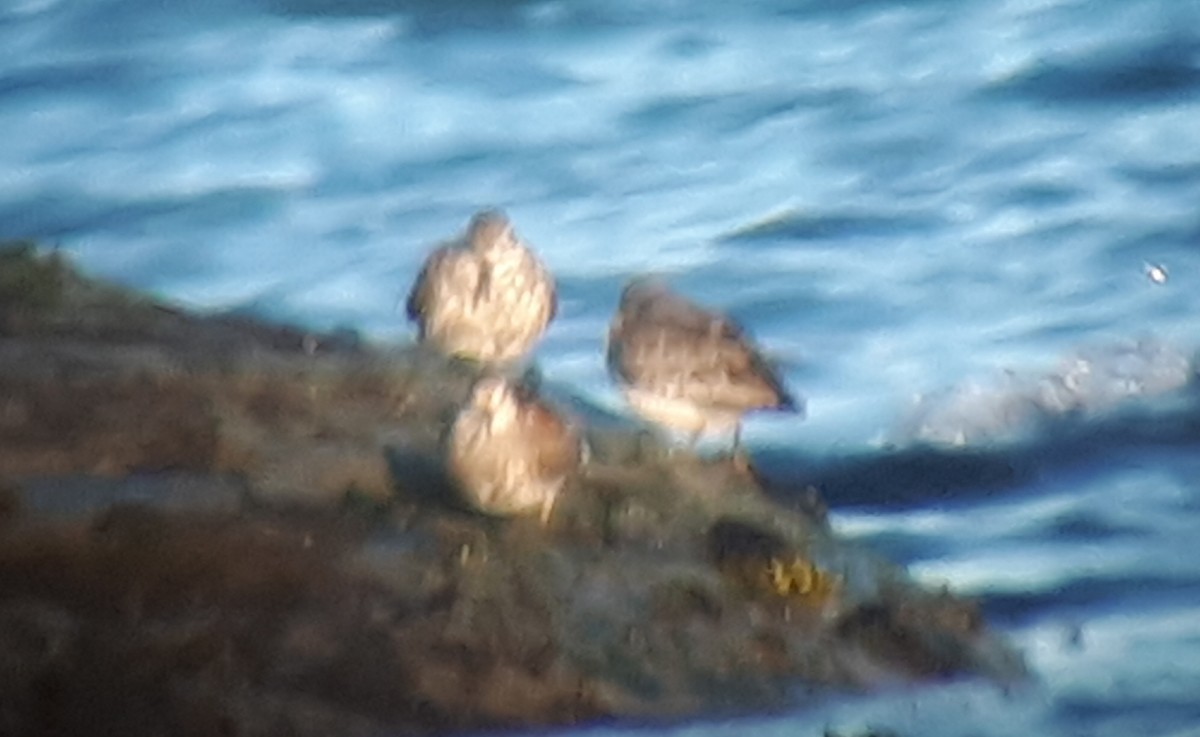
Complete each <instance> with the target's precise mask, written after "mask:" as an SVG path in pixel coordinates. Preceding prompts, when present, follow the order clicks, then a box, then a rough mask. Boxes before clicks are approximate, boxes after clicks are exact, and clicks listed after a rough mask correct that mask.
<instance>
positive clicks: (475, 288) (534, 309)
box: [407, 210, 558, 364]
mask: <svg viewBox="0 0 1200 737" xmlns="http://www.w3.org/2000/svg"><path fill="white" fill-rule="evenodd" d="M407 308H408V309H407V311H408V317H409V319H411V320H414V321H416V323H417V328H418V337H419V339H420V340H421V341H422V342H424V343H429V344H432V345H433V346H435V347H437V348H438V349H439V350H440V351H441V352H443V353H445V354H447V355H451V356H458V357H461V358H468V359H471V360H475V361H479V362H481V363H485V364H511V363H514V362H517V361H520V360H521V359H522V358H524V357H525V356H526V355H527V354H528V353H529V352H530V351H532V350H533V348H534V346H535V345H536V344H537V342H538V340H539V339H540V338H541V337H542V334H543V333H544V332H545V331H546V327H547V326H548V325H549V324H550V321H551V320H553V319H554V315H555V313H556V312H557V309H558V297H557V293H556V290H555V285H554V279H553V277H552V276H551V275H550V272H549V271H548V270H547V269H546V267H545V266H544V265H543V264H542V262H541V261H540V260H539V259H538V257H537V256H536V255H535V254H534V252H533V251H532V250H531V249H530V248H529V246H528V245H526V244H525V243H524V241H522V240H521V239H520V238H519V237H518V236H517V235H516V233H515V232H514V231H513V227H512V224H511V223H510V222H509V220H508V218H507V217H506V216H505V215H504V213H502V212H499V211H497V210H484V211H482V212H479V213H477V214H476V215H475V216H474V217H473V218H472V219H471V223H470V225H469V226H468V227H467V232H466V234H465V235H463V236H462V237H460V238H458V239H456V240H454V241H451V242H449V243H446V244H444V245H442V246H440V247H438V248H437V249H435V250H434V251H433V252H432V253H431V254H430V255H429V257H428V258H427V259H426V261H425V264H424V266H423V267H422V269H421V272H420V274H419V275H418V276H417V279H416V282H415V283H414V284H413V287H412V291H411V292H410V293H409V295H408V302H407Z"/></svg>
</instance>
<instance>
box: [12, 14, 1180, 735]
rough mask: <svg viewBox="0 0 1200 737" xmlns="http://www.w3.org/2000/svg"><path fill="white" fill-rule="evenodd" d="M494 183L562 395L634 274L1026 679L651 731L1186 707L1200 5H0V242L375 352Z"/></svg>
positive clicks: (891, 546)
mask: <svg viewBox="0 0 1200 737" xmlns="http://www.w3.org/2000/svg"><path fill="white" fill-rule="evenodd" d="M483 205H500V206H503V207H505V208H507V210H508V211H509V212H510V214H511V215H512V217H513V219H514V220H515V222H516V224H517V227H518V229H519V231H520V232H521V233H522V234H523V235H524V236H525V237H526V238H527V239H528V240H529V241H530V242H532V243H533V244H534V245H535V246H536V247H537V248H538V249H539V250H540V251H541V252H542V254H543V256H544V258H545V260H546V261H547V262H548V263H549V264H550V265H551V267H552V268H553V269H554V271H555V272H556V274H557V275H558V278H559V281H560V286H561V290H562V299H563V305H562V310H561V314H560V318H559V320H558V321H557V322H556V323H555V325H554V326H553V328H552V330H551V332H550V334H549V335H548V337H547V340H546V341H545V343H544V344H543V346H542V349H541V352H540V354H539V361H540V363H541V366H542V369H543V371H544V373H545V375H546V376H547V377H548V379H550V380H551V381H553V382H557V383H560V384H562V385H565V386H569V387H571V389H572V390H573V391H576V392H578V393H580V394H582V395H584V396H586V397H588V398H590V399H592V400H593V401H596V402H598V403H600V404H601V405H604V406H607V407H609V408H611V409H613V410H615V411H623V406H622V404H621V401H620V399H619V397H618V395H617V394H616V393H615V391H613V389H612V388H611V386H610V384H609V383H608V381H607V379H606V378H605V375H604V370H603V362H602V341H603V332H604V329H605V326H606V324H607V321H608V319H609V316H610V314H611V311H612V309H613V307H614V302H615V299H616V295H617V293H618V291H619V289H620V285H621V283H622V282H623V280H624V279H625V278H626V277H627V276H628V275H630V274H632V273H635V272H641V271H658V272H663V273H665V274H667V275H669V276H670V278H671V280H672V281H673V282H674V283H675V285H676V286H677V287H679V288H680V289H681V290H683V291H685V292H687V293H689V294H690V295H692V296H693V297H695V298H697V299H699V300H702V301H704V302H707V303H710V304H713V305H716V306H720V307H723V308H725V309H728V310H729V311H731V312H732V313H733V314H734V315H736V316H737V317H738V318H739V319H741V320H742V321H743V322H744V323H745V324H746V325H747V326H748V327H749V328H750V329H751V330H752V331H753V333H754V334H755V335H756V336H757V337H758V338H759V339H760V341H761V342H762V343H763V344H764V346H765V347H766V348H767V350H769V351H770V353H771V354H772V356H773V357H774V358H775V359H776V360H777V361H778V362H779V363H780V365H781V366H782V367H783V369H784V371H785V373H786V375H787V379H788V381H789V383H790V384H791V385H792V386H793V387H794V388H796V390H797V391H799V392H800V393H803V394H804V395H805V396H806V397H807V399H808V410H809V411H808V417H807V418H806V419H805V420H803V421H801V420H799V419H794V418H769V417H763V418H759V419H756V420H754V421H752V422H751V423H750V426H749V428H748V431H747V437H748V439H749V441H750V443H751V444H752V445H754V446H755V447H757V448H759V453H760V457H761V459H762V463H763V465H764V467H766V468H768V469H770V470H771V471H772V472H774V473H777V474H791V473H793V472H796V470H797V469H802V470H803V473H805V474H809V475H813V476H815V477H816V478H817V480H818V481H820V484H821V486H822V488H823V490H824V491H825V493H826V495H827V496H828V497H829V502H830V504H831V506H832V507H833V518H834V522H835V524H836V525H838V526H839V527H840V528H841V529H842V530H844V531H845V532H846V533H847V534H850V535H853V536H856V537H859V538H861V539H862V540H864V541H865V542H866V543H867V544H869V545H871V546H873V547H875V548H877V549H879V550H881V551H883V552H885V553H886V554H888V555H889V556H891V557H893V558H898V559H900V560H902V561H904V562H905V563H908V564H909V565H910V566H911V567H912V570H913V571H914V572H915V573H916V574H917V575H918V576H920V577H921V578H923V579H925V580H928V581H930V582H936V583H943V582H944V583H946V584H948V585H949V586H951V587H952V588H953V589H955V590H957V591H963V592H967V593H971V594H974V595H977V596H979V597H981V599H982V600H983V602H984V604H985V607H986V608H987V609H988V611H989V612H990V613H991V616H992V618H993V619H994V621H996V622H997V623H998V624H999V625H1000V626H1001V627H1002V628H1004V629H1005V630H1007V631H1008V632H1009V633H1010V634H1011V636H1012V637H1013V638H1014V640H1016V641H1017V642H1018V643H1019V644H1020V645H1021V646H1022V647H1023V648H1024V649H1025V651H1026V653H1027V656H1028V658H1029V660H1030V663H1031V665H1032V666H1033V667H1034V669H1035V670H1036V671H1037V673H1038V675H1039V682H1038V683H1037V684H1036V685H1034V686H1031V687H1030V688H1029V689H1025V690H1020V691H1016V692H1012V693H1008V694H1001V693H998V692H996V691H995V690H994V689H992V688H990V687H981V686H979V685H978V684H956V685H950V686H947V687H945V688H938V689H932V690H924V691H920V692H901V693H896V694H886V695H883V696H880V697H872V698H869V699H848V700H846V701H845V702H840V703H835V704H831V705H829V706H828V707H823V708H822V709H821V710H820V711H819V712H811V711H803V712H798V713H796V714H792V715H780V716H773V717H771V718H770V719H764V720H750V721H742V722H737V723H736V724H713V723H699V724H693V725H688V726H686V727H680V728H678V729H673V730H664V729H656V730H655V731H656V732H662V731H671V732H674V733H689V734H691V733H695V734H701V735H706V736H707V735H713V736H715V735H723V734H737V733H742V732H744V731H746V730H747V729H751V728H752V729H754V730H755V731H756V733H767V734H773V733H779V734H789V735H791V734H820V733H821V731H822V730H823V729H824V728H825V727H832V728H835V729H838V730H842V731H846V732H854V731H855V730H858V729H862V728H865V727H866V726H871V725H874V726H877V727H881V728H883V727H886V728H890V729H894V730H896V731H897V732H898V733H900V734H904V735H927V734H932V735H941V734H945V735H957V734H968V733H969V734H979V735H1026V734H1050V735H1130V734H1184V733H1188V732H1187V730H1190V729H1195V728H1197V727H1200V697H1198V696H1197V694H1200V554H1197V552H1196V548H1195V532H1194V531H1195V530H1200V460H1198V459H1200V455H1198V454H1197V450H1198V449H1200V442H1198V441H1200V408H1198V406H1197V400H1196V391H1195V389H1194V384H1195V382H1194V379H1193V377H1194V376H1195V361H1194V355H1195V350H1196V348H1197V346H1200V320H1198V319H1197V313H1198V309H1197V307H1198V305H1200V297H1198V296H1197V295H1198V294H1200V3H1197V2H1195V0H1157V1H1152V0H1096V1H1094V2H1071V1H1068V0H1012V1H1009V2H985V1H984V0H963V1H962V2H942V1H939V0H924V1H923V2H918V1H913V2H906V3H905V2H884V1H883V0H877V1H870V0H859V1H857V2H829V1H825V0H812V1H810V2H802V1H800V0H791V1H789V0H753V1H751V2H742V3H729V2H714V1H713V0H687V1H686V2H684V1H678V2H677V1H675V0H664V1H663V2H656V3H642V2H635V1H634V0H616V1H606V2H600V1H599V0H581V1H579V2H572V1H568V0H561V1H559V2H532V1H531V2H522V1H520V0H509V1H503V0H496V1H495V2H484V0H448V1H446V2H436V1H435V0H408V1H405V0H349V1H347V0H258V1H257V2H255V1H253V0H244V1H242V2H234V1H233V0H223V1H221V2H200V0H191V1H189V0H180V1H179V2H172V3H160V2H153V1H152V0H92V1H91V2H87V3H77V2H67V1H66V0H13V1H12V2H9V3H5V4H3V5H0V236H2V237H34V238H38V239H41V240H43V241H46V242H50V243H54V244H58V245H59V246H60V247H61V248H62V249H64V250H65V251H68V252H70V253H71V254H73V255H75V256H76V257H77V258H78V259H79V260H80V261H81V262H82V263H83V264H84V265H85V266H86V267H87V268H89V269H91V270H92V271H95V272H99V273H101V274H104V275H106V276H109V277H112V278H114V279H117V280H120V281H122V282H125V283H128V284H131V285H135V286H138V287H142V288H147V289H151V290H153V291H155V292H158V293H160V294H162V295H164V296H166V297H169V298H171V299H174V300H178V301H181V302H183V303H186V304H189V305H193V306H199V307H203V308H211V309H220V310H228V309H235V310H249V311H253V312H256V313H260V314H267V315H271V316H275V317H283V318H287V319H295V320H300V321H303V322H305V323H308V324H311V325H314V326H318V327H332V326H349V327H352V328H355V329H359V330H362V331H363V332H365V333H366V334H367V335H369V336H371V337H373V338H375V339H378V340H382V341H399V340H403V339H407V337H408V336H409V335H410V334H411V332H410V329H409V328H408V326H406V325H405V324H404V321H403V319H402V318H403V315H402V314H401V313H400V312H399V311H397V309H396V307H397V301H398V299H399V298H400V297H401V296H402V295H403V294H404V293H405V291H406V290H407V288H408V285H409V283H410V282H411V280H412V278H413V277H414V275H415V273H416V270H417V268H418V266H419V264H420V260H421V259H422V257H423V255H424V253H425V252H426V250H427V249H428V248H429V246H430V245H431V244H432V243H434V242H436V241H437V240H439V239H441V238H444V237H446V236H449V235H451V234H453V233H454V232H456V231H457V230H459V229H460V228H461V227H462V226H463V225H464V224H465V222H466V220H467V218H468V217H469V215H470V214H471V212H472V211H473V210H474V209H476V208H477V207H479V206H483ZM1164 277H1165V278H1164Z"/></svg>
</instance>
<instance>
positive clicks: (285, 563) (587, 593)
mask: <svg viewBox="0 0 1200 737" xmlns="http://www.w3.org/2000/svg"><path fill="white" fill-rule="evenodd" d="M472 379H473V372H472V369H471V368H470V367H467V366H463V365H460V364H454V363H447V362H444V361H443V360H441V359H440V358H437V357H433V356H430V355H427V354H425V353H423V352H422V351H419V350H416V349H412V348H406V349H402V350H394V351H387V350H384V349H381V348H378V347H372V346H368V345H365V344H363V343H361V342H360V341H358V340H356V339H355V338H354V337H353V336H348V335H337V336H325V335H315V334H310V333H306V332H304V331H302V330H299V329H295V328H290V327H284V326H273V325H267V324H263V323H259V322H255V321H253V320H250V319H247V318H242V317H231V316H198V315H191V314H187V313H185V312H182V311H179V310H176V309H173V308H171V307H169V306H167V305H163V304H161V303H158V302H155V301H153V300H152V299H150V298H148V297H145V296H140V295H136V294H131V293H128V292H125V291H122V290H120V289H117V288H114V287H111V286H108V285H104V284H100V283H97V282H95V281H92V280H88V279H85V278H83V277H82V276H80V275H79V274H78V273H77V272H75V271H74V270H73V269H72V268H70V267H69V265H67V264H65V263H64V262H63V261H61V260H60V259H59V258H57V257H56V256H54V255H45V254H40V253H38V252H37V251H36V250H35V249H33V248H32V247H30V246H22V245H17V246H9V247H8V248H7V249H6V250H3V251H0V734H13V735H22V734H83V733H87V734H120V735H141V734H168V733H169V734H178V735H187V734H197V735H200V734H203V735H213V734H233V735H253V734H302V735H304V734H313V735H317V734H322V735H324V734H339V735H367V734H381V733H385V732H386V733H388V734H407V733H430V732H447V731H463V730H473V729H481V728H491V727H519V726H533V725H552V724H553V725H562V724H574V723H580V722H585V721H589V720H596V719H602V718H614V717H616V718H633V719H638V720H643V719H669V718H683V717H694V716H702V715H706V714H716V713H729V712H745V711H750V710H766V709H776V708H783V707H792V706H796V705H797V704H802V703H804V702H805V701H806V700H812V699H819V698H821V696H822V695H823V694H827V693H832V692H845V691H847V690H862V689H870V688H875V687H880V686H884V685H888V684H895V683H911V682H916V681H926V680H937V679H945V678H951V677H958V676H969V675H974V676H980V677H986V678H991V679H995V680H996V681H998V682H1001V683H1008V682H1011V681H1014V680H1018V679H1021V678H1023V677H1024V675H1025V670H1024V666H1023V664H1022V662H1021V660H1020V658H1019V656H1018V655H1016V654H1015V653H1014V652H1013V651H1012V650H1011V649H1010V648H1009V647H1008V646H1007V645H1006V644H1005V643H1004V642H1002V641H1001V640H1000V639H998V638H997V637H996V636H995V635H994V634H992V633H991V632H989V630H988V629H987V627H986V625H985V623H984V622H983V621H982V619H981V617H980V615H979V612H978V610H977V609H976V608H975V606H974V605H973V604H972V603H971V602H969V601H965V600H962V599H959V598H956V597H954V596H952V595H950V594H948V593H946V592H943V591H928V590H924V589H922V588H921V587H919V586H917V585H916V584H914V583H913V582H912V581H911V580H910V579H909V578H908V577H907V576H906V575H905V573H904V572H903V571H902V570H900V569H898V568H897V567H894V566H892V565H890V564H888V563H887V562H886V561H883V560H881V559H879V558H878V557H876V556H874V555H872V554H871V553H869V552H868V551H865V550H863V549H861V548H858V547H856V546H854V545H852V544H848V543H846V542H845V541H842V540H839V539H838V538H837V537H836V536H834V535H833V534H832V532H831V531H830V529H829V527H828V525H827V524H826V522H825V518H824V515H825V512H824V506H823V504H822V503H821V501H820V499H819V497H818V496H817V495H816V494H815V493H812V494H809V495H808V496H806V497H802V496H796V497H794V499H795V501H794V503H791V504H783V503H781V502H780V501H778V499H772V498H771V496H770V495H768V494H767V493H766V492H765V491H764V489H763V488H762V484H761V483H760V482H759V481H757V480H756V479H755V478H754V477H753V476H752V475H747V474H744V473H739V472H738V471H737V470H736V469H735V468H734V466H733V465H732V464H730V463H728V462H727V461H725V460H720V459H717V460H702V459H698V458H695V457H693V456H690V455H688V454H683V453H679V452H672V453H667V452H665V451H664V450H663V449H662V448H661V447H659V446H658V445H656V444H655V443H654V442H653V441H652V440H650V439H648V438H647V437H646V436H645V434H644V433H640V432H638V431H636V430H635V429H628V428H624V429H623V428H615V429H614V428H612V427H608V428H604V427H602V426H599V425H590V426H589V427H588V428H587V431H588V434H589V439H590V443H591V446H592V448H593V454H592V458H591V461H590V463H589V464H588V465H587V467H586V470H585V472H584V473H583V474H582V475H581V476H580V478H578V479H575V480H574V481H573V483H572V484H571V486H570V487H569V489H568V493H566V494H564V498H563V499H562V500H561V501H560V504H559V505H558V506H557V507H556V509H555V513H554V516H553V517H552V519H551V520H550V523H549V524H548V525H547V526H546V527H542V526H541V525H539V524H538V522H537V520H525V519H514V520H498V519H492V518H486V517H481V516H478V515H474V514H470V513H468V512H465V511H463V510H462V509H461V505H458V504H456V503H455V500H454V493H453V490H452V489H451V488H450V487H449V486H448V485H447V483H446V482H445V480H444V476H443V474H442V473H441V471H440V465H439V459H438V456H437V440H438V437H439V436H440V435H441V433H442V432H443V430H444V428H445V426H446V423H447V422H448V421H449V419H450V417H451V416H452V413H453V411H454V409H455V407H456V406H457V404H458V403H459V402H461V401H462V399H463V398H464V396H465V395H466V392H467V390H468V389H469V386H470V383H471V381H472Z"/></svg>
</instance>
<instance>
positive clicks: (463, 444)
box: [445, 376, 584, 524]
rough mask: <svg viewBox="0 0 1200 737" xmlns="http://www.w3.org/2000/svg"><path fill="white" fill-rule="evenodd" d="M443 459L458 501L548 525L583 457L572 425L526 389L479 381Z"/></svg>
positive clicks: (501, 381) (497, 381)
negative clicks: (529, 516)
mask: <svg viewBox="0 0 1200 737" xmlns="http://www.w3.org/2000/svg"><path fill="white" fill-rule="evenodd" d="M445 444H446V448H445V453H446V463H447V468H448V470H449V471H450V475H451V477H452V478H453V479H454V480H455V482H456V483H457V485H458V487H459V491H460V493H461V494H462V497H463V500H464V501H466V502H467V503H468V504H469V505H470V506H472V507H474V508H475V509H477V510H478V511H480V512H484V513H486V514H493V515H497V516H516V515H527V514H534V513H536V514H538V516H539V517H540V518H541V520H542V523H543V524H545V523H546V522H547V521H548V520H549V518H550V514H551V512H552V511H553V508H554V504H555V501H556V500H557V498H558V495H559V494H560V493H561V491H562V489H563V487H564V486H565V485H566V483H567V480H568V479H569V478H570V477H571V475H573V474H574V473H575V472H576V470H577V469H578V468H579V466H580V464H581V463H582V459H583V453H584V449H583V444H582V442H581V439H580V436H579V433H578V432H577V431H576V429H575V428H574V427H573V426H572V425H571V424H570V423H568V422H567V421H566V420H564V419H563V418H562V417H561V416H559V414H558V413H557V412H555V411H554V410H553V409H552V408H551V407H550V406H549V405H547V404H546V403H545V402H544V401H542V400H541V399H539V398H537V397H536V396H534V395H533V393H532V392H531V391H530V390H529V389H527V388H526V387H524V386H521V385H518V384H516V383H514V382H512V381H511V380H509V379H506V378H504V377H500V376H489V377H485V378H483V379H480V380H479V381H478V382H477V383H476V385H475V387H474V388H473V389H472V392H471V396H470V398H469V399H468V400H467V403H466V404H465V405H464V406H463V408H462V409H461V410H460V411H459V413H458V415H457V417H456V418H455V420H454V424H453V426H452V427H451V428H450V431H449V433H448V435H447V437H446V443H445Z"/></svg>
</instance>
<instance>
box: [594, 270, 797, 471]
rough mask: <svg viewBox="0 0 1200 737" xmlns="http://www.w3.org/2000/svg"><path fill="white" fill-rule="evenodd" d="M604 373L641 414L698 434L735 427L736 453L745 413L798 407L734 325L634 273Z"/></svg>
mask: <svg viewBox="0 0 1200 737" xmlns="http://www.w3.org/2000/svg"><path fill="white" fill-rule="evenodd" d="M607 363H608V370H609V373H610V374H611V375H612V377H613V378H614V379H615V380H616V381H617V382H618V383H619V384H620V385H621V387H622V389H623V391H624V394H625V398H626V399H627V400H628V402H629V404H630V405H631V406H632V407H633V409H634V411H636V412H637V413H638V414H639V415H641V416H642V417H644V418H645V419H647V420H651V421H653V422H655V423H657V424H659V425H663V426H665V427H668V428H672V429H676V430H682V431H684V432H687V433H688V434H689V438H690V445H691V446H692V447H694V446H695V445H696V442H697V441H698V440H699V438H700V436H701V435H702V434H705V433H710V432H724V431H728V430H730V429H732V430H733V457H734V460H735V462H738V461H739V460H740V461H741V462H742V463H744V462H745V459H744V458H742V457H741V456H740V455H739V448H740V442H741V427H742V418H743V417H744V416H745V415H746V414H747V413H748V412H751V411H754V410H763V409H772V410H781V411H787V412H802V411H803V405H802V404H800V403H798V402H797V401H796V400H795V399H794V398H793V397H792V395H791V394H790V393H789V392H788V391H787V389H786V388H785V387H784V386H783V381H782V379H780V377H779V375H778V374H777V373H776V372H775V370H774V369H773V368H772V367H771V366H770V365H769V364H768V363H767V360H766V359H765V358H763V356H762V354H760V353H759V351H758V349H757V348H756V347H755V345H754V343H753V342H752V341H751V340H750V338H749V337H748V336H747V335H746V334H745V332H744V331H743V330H742V328H741V326H739V325H738V324H737V323H736V322H734V321H733V320H732V319H731V318H729V317H728V316H726V315H723V314H721V313H719V312H715V311H712V310H708V309H705V308H703V307H701V306H699V305H697V304H695V303H694V302H691V301H690V300H688V299H686V298H684V297H682V296H681V295H679V294H676V293H675V292H673V291H671V289H670V288H669V287H668V286H667V285H666V284H665V283H663V282H662V281H660V280H659V279H656V278H651V277H639V278H636V279H634V280H632V281H631V282H629V283H628V284H627V285H626V286H625V289H624V291H623V292H622V293H621V303H620V306H619V307H618V308H617V314H616V316H615V317H614V318H613V322H612V325H611V327H610V328H609V332H608V351H607Z"/></svg>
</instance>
